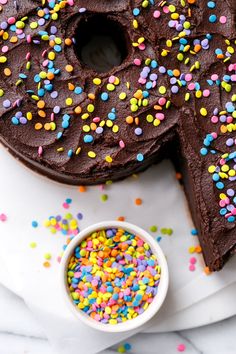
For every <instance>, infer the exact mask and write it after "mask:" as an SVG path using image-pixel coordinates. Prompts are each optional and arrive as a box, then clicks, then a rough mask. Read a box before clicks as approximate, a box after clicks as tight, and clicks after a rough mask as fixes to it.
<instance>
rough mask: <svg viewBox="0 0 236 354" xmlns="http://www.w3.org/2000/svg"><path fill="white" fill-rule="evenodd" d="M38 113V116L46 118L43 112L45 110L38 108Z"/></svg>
mask: <svg viewBox="0 0 236 354" xmlns="http://www.w3.org/2000/svg"><path fill="white" fill-rule="evenodd" d="M38 115H39V117H41V118H46V112H45V111H42V110H39V111H38Z"/></svg>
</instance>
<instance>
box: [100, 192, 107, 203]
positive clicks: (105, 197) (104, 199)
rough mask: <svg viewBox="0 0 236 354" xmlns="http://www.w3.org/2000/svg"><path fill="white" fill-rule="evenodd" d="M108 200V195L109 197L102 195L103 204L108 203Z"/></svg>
mask: <svg viewBox="0 0 236 354" xmlns="http://www.w3.org/2000/svg"><path fill="white" fill-rule="evenodd" d="M107 199H108V195H107V194H102V195H101V201H102V202H106V201H107Z"/></svg>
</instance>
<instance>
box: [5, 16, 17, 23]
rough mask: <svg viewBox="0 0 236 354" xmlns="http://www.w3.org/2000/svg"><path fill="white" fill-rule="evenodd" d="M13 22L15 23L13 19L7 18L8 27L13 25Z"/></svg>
mask: <svg viewBox="0 0 236 354" xmlns="http://www.w3.org/2000/svg"><path fill="white" fill-rule="evenodd" d="M15 22H16V19H15V17H9V19H8V20H7V23H8V24H9V25H14V23H15Z"/></svg>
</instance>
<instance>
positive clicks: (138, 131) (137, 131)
mask: <svg viewBox="0 0 236 354" xmlns="http://www.w3.org/2000/svg"><path fill="white" fill-rule="evenodd" d="M134 132H135V134H136V135H138V136H139V135H142V134H143V130H142V128H139V127H138V128H135V131H134Z"/></svg>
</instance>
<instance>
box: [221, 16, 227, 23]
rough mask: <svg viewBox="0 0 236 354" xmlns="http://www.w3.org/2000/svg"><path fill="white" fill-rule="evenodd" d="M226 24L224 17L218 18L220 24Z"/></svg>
mask: <svg viewBox="0 0 236 354" xmlns="http://www.w3.org/2000/svg"><path fill="white" fill-rule="evenodd" d="M226 22H227V17H226V16H220V23H222V24H225V23H226Z"/></svg>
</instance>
